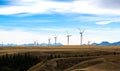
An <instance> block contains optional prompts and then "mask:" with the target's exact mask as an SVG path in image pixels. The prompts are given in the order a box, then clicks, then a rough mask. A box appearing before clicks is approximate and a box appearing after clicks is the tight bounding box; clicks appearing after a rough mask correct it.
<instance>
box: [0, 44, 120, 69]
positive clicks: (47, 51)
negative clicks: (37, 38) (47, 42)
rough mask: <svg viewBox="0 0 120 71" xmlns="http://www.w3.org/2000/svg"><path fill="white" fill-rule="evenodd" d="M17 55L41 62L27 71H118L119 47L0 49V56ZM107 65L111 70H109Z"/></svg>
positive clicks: (119, 60)
mask: <svg viewBox="0 0 120 71" xmlns="http://www.w3.org/2000/svg"><path fill="white" fill-rule="evenodd" d="M18 53H19V54H22V53H29V54H31V55H33V56H37V57H39V58H40V59H42V60H43V61H41V62H39V63H37V64H36V65H34V66H32V67H31V68H29V69H28V71H120V68H119V67H120V46H79V45H70V46H27V47H26V46H3V47H0V55H1V56H2V55H5V54H8V55H13V54H18ZM102 65H103V66H104V67H102ZM109 65H111V68H112V67H113V68H112V69H109Z"/></svg>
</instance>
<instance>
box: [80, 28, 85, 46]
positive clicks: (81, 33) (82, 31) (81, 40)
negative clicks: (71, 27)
mask: <svg viewBox="0 0 120 71" xmlns="http://www.w3.org/2000/svg"><path fill="white" fill-rule="evenodd" d="M79 31H80V32H79V33H80V45H82V42H83V33H84V32H85V30H80V29H79Z"/></svg>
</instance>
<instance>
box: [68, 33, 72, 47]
mask: <svg viewBox="0 0 120 71" xmlns="http://www.w3.org/2000/svg"><path fill="white" fill-rule="evenodd" d="M71 36H72V35H69V34H68V32H67V45H69V39H70V37H71Z"/></svg>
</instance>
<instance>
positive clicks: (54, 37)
mask: <svg viewBox="0 0 120 71" xmlns="http://www.w3.org/2000/svg"><path fill="white" fill-rule="evenodd" d="M54 39H55V46H56V44H57V36H55V37H54Z"/></svg>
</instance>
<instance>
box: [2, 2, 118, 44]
mask: <svg viewBox="0 0 120 71" xmlns="http://www.w3.org/2000/svg"><path fill="white" fill-rule="evenodd" d="M119 23H120V0H0V43H2V42H3V43H4V44H8V43H9V44H11V43H14V44H26V43H33V42H34V41H36V40H37V41H38V43H48V39H49V38H50V39H51V43H54V37H55V36H57V42H60V43H62V44H64V45H66V44H67V34H70V35H72V36H71V37H70V45H79V43H80V34H79V32H80V30H81V31H82V30H84V29H85V32H84V33H83V43H84V44H87V42H88V41H91V43H93V42H97V43H100V42H102V41H109V42H117V41H120V39H119V38H120V24H119ZM79 29H80V30H79ZM67 32H68V33H67Z"/></svg>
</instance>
